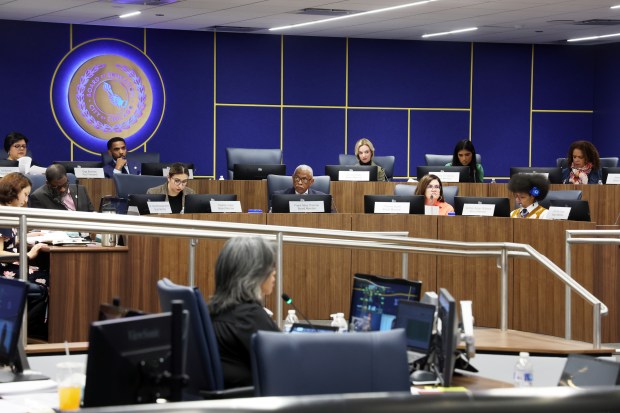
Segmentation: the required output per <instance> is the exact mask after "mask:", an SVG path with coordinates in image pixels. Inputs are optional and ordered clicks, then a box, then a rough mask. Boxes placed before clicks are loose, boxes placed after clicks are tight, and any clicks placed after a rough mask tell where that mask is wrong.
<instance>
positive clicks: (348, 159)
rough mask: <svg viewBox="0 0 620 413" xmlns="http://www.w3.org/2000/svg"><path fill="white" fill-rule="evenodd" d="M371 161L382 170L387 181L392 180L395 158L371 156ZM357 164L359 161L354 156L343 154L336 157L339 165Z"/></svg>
mask: <svg viewBox="0 0 620 413" xmlns="http://www.w3.org/2000/svg"><path fill="white" fill-rule="evenodd" d="M372 160H373V161H375V163H376V164H377V165H379V166H380V167H382V168H383V170H384V171H385V176H386V177H387V179H388V180H390V181H391V180H392V178H394V163H395V162H396V157H395V156H373V158H372ZM358 163H359V161H358V160H357V157H356V156H355V155H350V154H344V153H341V154H340V155H338V164H339V165H357V164H358Z"/></svg>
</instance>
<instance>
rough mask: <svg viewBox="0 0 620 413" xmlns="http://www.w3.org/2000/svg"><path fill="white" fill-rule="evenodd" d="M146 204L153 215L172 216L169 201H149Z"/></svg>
mask: <svg viewBox="0 0 620 413" xmlns="http://www.w3.org/2000/svg"><path fill="white" fill-rule="evenodd" d="M146 204H147V205H148V207H149V213H151V214H172V209H170V204H169V203H168V201H148V202H147V203H146Z"/></svg>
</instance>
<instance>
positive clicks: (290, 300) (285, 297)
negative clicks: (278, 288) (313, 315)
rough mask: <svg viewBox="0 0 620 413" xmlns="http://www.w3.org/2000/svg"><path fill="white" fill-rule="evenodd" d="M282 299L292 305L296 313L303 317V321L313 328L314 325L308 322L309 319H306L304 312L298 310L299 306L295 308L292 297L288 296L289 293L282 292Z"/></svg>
mask: <svg viewBox="0 0 620 413" xmlns="http://www.w3.org/2000/svg"><path fill="white" fill-rule="evenodd" d="M282 299H283V300H284V302H285V303H286V304H288V305H290V306H292V307H293V308H294V309H295V311H296V312H297V313H299V315H300V316H301V318H303V319H304V321H305V322H306V323H308V325H309V326H310V327H312V328H314V325H313V324H312V323H311V322H310V320H308V317H306V315H305V314H304V313H302V312H301V311H299V308H297V306H296V305H295V304H294V303H293V299H292V298H291V297H289V295H288V294H287V293H283V294H282Z"/></svg>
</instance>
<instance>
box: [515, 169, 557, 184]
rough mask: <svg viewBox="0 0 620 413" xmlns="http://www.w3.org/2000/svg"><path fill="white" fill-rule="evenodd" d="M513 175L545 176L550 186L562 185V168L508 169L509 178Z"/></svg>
mask: <svg viewBox="0 0 620 413" xmlns="http://www.w3.org/2000/svg"><path fill="white" fill-rule="evenodd" d="M514 174H545V175H547V179H548V180H549V182H551V183H552V184H561V183H562V168H560V167H544V168H538V167H514V166H512V167H510V177H511V178H512V176H513V175H514Z"/></svg>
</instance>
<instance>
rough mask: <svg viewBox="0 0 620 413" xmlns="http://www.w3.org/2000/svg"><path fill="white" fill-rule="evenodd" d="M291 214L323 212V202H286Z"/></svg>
mask: <svg viewBox="0 0 620 413" xmlns="http://www.w3.org/2000/svg"><path fill="white" fill-rule="evenodd" d="M288 209H289V211H291V212H325V204H324V203H323V201H304V200H301V201H288Z"/></svg>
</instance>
